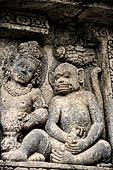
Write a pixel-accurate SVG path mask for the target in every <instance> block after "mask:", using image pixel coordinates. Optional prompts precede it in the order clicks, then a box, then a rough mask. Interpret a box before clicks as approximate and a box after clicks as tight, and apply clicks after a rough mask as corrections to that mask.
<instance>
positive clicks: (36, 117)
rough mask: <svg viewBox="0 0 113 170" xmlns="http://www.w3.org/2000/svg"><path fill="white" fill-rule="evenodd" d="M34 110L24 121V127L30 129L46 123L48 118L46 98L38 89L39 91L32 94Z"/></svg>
mask: <svg viewBox="0 0 113 170" xmlns="http://www.w3.org/2000/svg"><path fill="white" fill-rule="evenodd" d="M32 95H33V97H32V103H33V110H34V111H32V112H31V113H30V114H27V116H26V117H25V119H24V121H25V123H24V128H25V129H29V128H31V127H33V126H35V125H44V124H45V123H46V121H47V119H48V111H47V106H46V104H45V101H44V98H43V96H42V94H41V92H40V90H39V89H38V92H37V93H35V94H32Z"/></svg>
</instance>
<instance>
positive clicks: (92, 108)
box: [85, 92, 104, 147]
mask: <svg viewBox="0 0 113 170" xmlns="http://www.w3.org/2000/svg"><path fill="white" fill-rule="evenodd" d="M88 110H89V113H90V118H91V122H92V126H91V128H90V130H89V132H88V135H87V137H86V138H85V140H86V143H87V147H89V146H90V145H92V144H93V143H94V142H95V141H97V140H98V139H99V138H100V136H101V135H102V132H103V129H104V122H103V117H102V113H101V111H100V108H99V105H98V103H97V101H96V98H95V96H94V95H93V94H92V93H90V92H89V95H88Z"/></svg>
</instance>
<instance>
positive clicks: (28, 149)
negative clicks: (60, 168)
mask: <svg viewBox="0 0 113 170" xmlns="http://www.w3.org/2000/svg"><path fill="white" fill-rule="evenodd" d="M49 76H50V83H51V86H52V87H53V90H54V93H55V97H53V98H52V100H51V102H50V104H49V118H48V121H47V123H46V127H45V129H46V131H47V133H46V132H44V131H43V130H39V129H34V130H33V131H31V132H30V133H29V134H28V135H27V136H26V137H25V138H24V140H23V142H22V145H21V147H20V149H18V150H16V151H15V152H14V154H10V159H11V160H16V161H17V160H22V159H23V160H27V158H28V159H29V160H30V158H31V157H33V159H32V160H39V157H40V156H41V155H40V154H42V156H45V157H47V156H49V154H50V153H51V155H50V160H51V161H52V162H56V163H72V164H85V165H86V164H87V165H89V164H95V163H98V162H107V161H109V159H110V156H111V147H110V145H109V143H108V142H107V141H105V140H103V139H102V137H101V136H102V132H103V129H104V123H103V117H102V113H101V112H100V109H99V106H98V103H97V101H96V98H95V96H94V94H92V92H90V91H85V90H84V89H83V87H82V84H83V81H84V71H83V69H77V68H76V67H75V66H73V65H71V64H68V63H63V64H60V65H59V66H58V67H57V68H56V69H55V71H54V73H53V74H50V75H49ZM42 148H43V149H44V150H45V153H44V152H42ZM33 153H34V154H33ZM32 154H33V155H32ZM30 156H31V157H30Z"/></svg>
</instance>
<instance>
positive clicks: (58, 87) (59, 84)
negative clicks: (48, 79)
mask: <svg viewBox="0 0 113 170" xmlns="http://www.w3.org/2000/svg"><path fill="white" fill-rule="evenodd" d="M78 88H79V82H78V74H77V68H76V67H74V66H73V65H71V64H68V63H64V64H60V65H59V66H58V67H57V68H56V70H55V74H54V90H55V91H56V93H57V94H61V95H66V94H68V93H70V92H72V91H76V90H78Z"/></svg>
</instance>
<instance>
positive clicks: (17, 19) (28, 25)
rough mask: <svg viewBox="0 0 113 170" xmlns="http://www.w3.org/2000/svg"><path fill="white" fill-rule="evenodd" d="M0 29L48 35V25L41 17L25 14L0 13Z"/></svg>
mask: <svg viewBox="0 0 113 170" xmlns="http://www.w3.org/2000/svg"><path fill="white" fill-rule="evenodd" d="M0 27H5V28H9V29H17V30H26V31H30V32H38V33H42V34H48V32H49V24H48V21H47V20H46V19H45V18H44V17H43V16H37V15H33V14H31V15H30V14H29V16H28V14H25V13H11V12H2V13H1V14H0Z"/></svg>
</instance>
